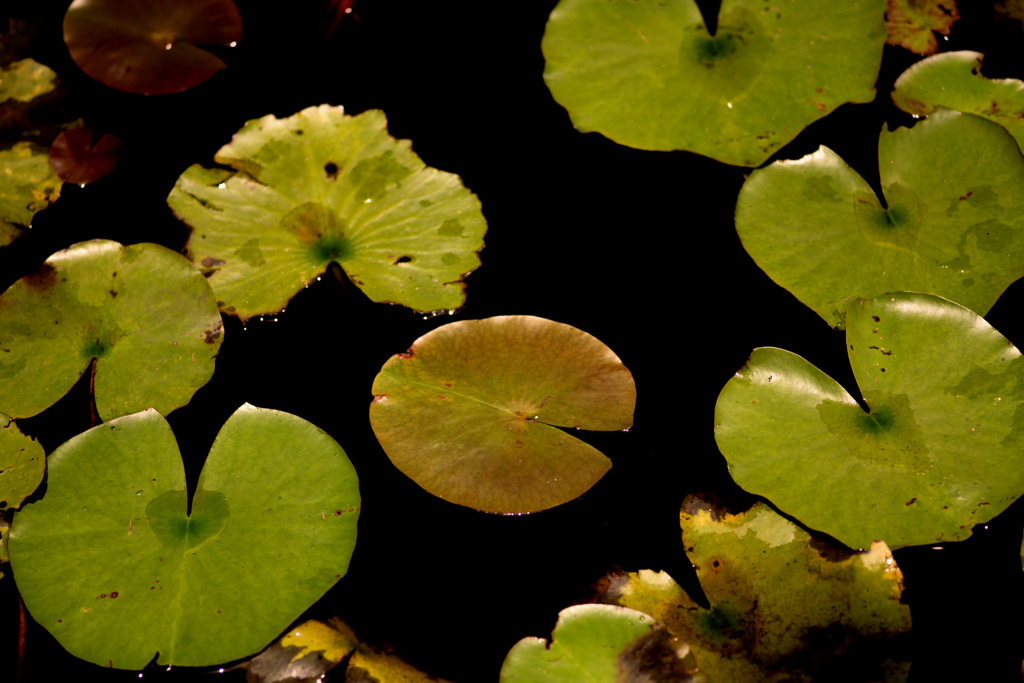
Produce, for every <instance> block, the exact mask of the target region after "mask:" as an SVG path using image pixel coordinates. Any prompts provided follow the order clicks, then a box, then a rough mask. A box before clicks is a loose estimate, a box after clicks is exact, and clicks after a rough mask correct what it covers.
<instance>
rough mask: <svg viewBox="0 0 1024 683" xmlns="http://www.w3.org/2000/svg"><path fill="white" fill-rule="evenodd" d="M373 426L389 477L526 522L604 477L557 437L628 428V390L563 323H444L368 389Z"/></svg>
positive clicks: (592, 456)
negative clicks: (395, 474)
mask: <svg viewBox="0 0 1024 683" xmlns="http://www.w3.org/2000/svg"><path fill="white" fill-rule="evenodd" d="M372 391H373V394H374V400H373V403H371V404H370V424H371V426H372V427H373V431H374V433H375V434H376V435H377V440H378V441H379V442H380V444H381V447H382V448H383V449H384V452H385V453H387V455H388V457H389V458H391V462H393V463H394V464H395V466H396V467H398V469H400V470H401V471H402V472H404V473H405V474H406V475H408V476H409V477H410V478H411V479H412V480H413V481H415V482H416V483H417V484H419V485H420V486H422V487H423V488H425V489H426V490H427V491H429V492H430V493H433V494H434V495H435V496H438V497H440V498H444V499H445V500H449V501H451V502H453V503H458V504H460V505H467V506H469V507H473V508H476V509H478V510H485V511H487V512H500V513H504V514H514V513H523V512H535V511H537V510H544V509H546V508H550V507H554V506H555V505H560V504H562V503H565V502H567V501H570V500H572V499H574V498H576V497H578V496H580V495H582V494H583V493H584V492H585V491H587V490H588V489H589V488H590V487H591V486H593V485H594V484H595V483H596V482H597V481H598V480H599V479H600V478H601V477H602V476H604V473H605V472H607V471H608V469H609V468H610V467H611V462H610V461H609V460H608V458H606V457H605V456H604V455H602V454H601V453H600V452H599V451H597V450H596V449H595V448H593V447H592V446H589V445H587V444H585V443H583V442H582V441H580V440H578V439H576V438H575V437H572V436H569V435H568V434H566V433H565V432H563V431H562V430H561V429H558V427H570V428H571V427H575V428H577V429H592V430H600V431H611V430H622V429H628V428H629V427H630V426H631V425H632V424H633V408H634V405H635V403H636V387H635V385H634V384H633V377H632V375H630V373H629V370H627V369H626V367H625V366H624V365H623V364H622V361H620V360H619V358H618V357H617V356H616V355H615V354H614V353H612V351H611V349H609V348H608V347H607V346H605V345H604V344H603V343H601V342H600V341H598V340H597V339H595V338H594V337H592V336H591V335H589V334H587V333H586V332H583V331H581V330H578V329H576V328H574V327H570V326H569V325H563V324H561V323H556V322H553V321H551V320H545V319H543V318H534V317H531V316H501V317H496V318H488V319H486V320H466V321H462V322H456V323H450V324H448V325H443V326H441V327H439V328H437V329H435V330H434V331H432V332H430V333H428V334H426V335H424V336H422V337H420V338H419V339H417V340H416V341H415V342H414V343H413V345H412V348H410V349H409V351H408V352H407V353H401V354H398V355H397V356H393V357H392V358H391V359H390V360H388V362H387V363H385V364H384V367H383V368H381V371H380V374H378V375H377V378H376V379H375V380H374V382H373V388H372Z"/></svg>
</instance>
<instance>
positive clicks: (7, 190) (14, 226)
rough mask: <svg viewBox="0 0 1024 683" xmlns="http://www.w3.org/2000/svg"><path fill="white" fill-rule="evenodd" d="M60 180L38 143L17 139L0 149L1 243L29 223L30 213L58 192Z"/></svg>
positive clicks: (45, 204) (35, 211) (15, 237)
mask: <svg viewBox="0 0 1024 683" xmlns="http://www.w3.org/2000/svg"><path fill="white" fill-rule="evenodd" d="M61 184H62V183H61V181H60V178H58V177H57V174H56V173H54V171H53V169H52V168H51V167H50V155H49V153H48V152H47V151H46V149H44V148H42V147H40V146H39V145H36V144H34V143H32V142H18V143H15V145H14V146H13V147H11V148H10V149H5V150H0V247H4V246H7V245H8V244H10V243H11V242H13V241H14V240H15V239H17V238H18V237H20V236H21V234H22V228H29V227H31V226H32V217H33V216H35V215H36V214H37V213H39V212H40V211H42V210H43V209H45V208H46V207H47V206H49V205H50V203H51V202H54V201H56V200H57V197H59V196H60V186H61Z"/></svg>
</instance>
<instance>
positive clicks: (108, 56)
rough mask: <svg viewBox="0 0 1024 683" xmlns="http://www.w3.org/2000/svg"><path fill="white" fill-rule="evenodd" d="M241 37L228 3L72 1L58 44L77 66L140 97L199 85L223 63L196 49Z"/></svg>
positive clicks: (202, 0) (237, 18)
mask: <svg viewBox="0 0 1024 683" xmlns="http://www.w3.org/2000/svg"><path fill="white" fill-rule="evenodd" d="M241 38H242V17H241V15H240V14H239V12H238V8H237V7H236V6H235V3H233V2H232V1H231V0H146V2H136V1H135V0H75V2H73V3H71V6H70V7H69V8H68V12H67V14H66V15H65V16H64V42H65V43H67V46H68V50H69V51H70V53H71V58H72V59H73V60H75V63H76V64H78V66H79V67H81V69H82V71H84V72H85V73H86V74H87V75H88V76H89V77H90V78H94V79H96V80H97V81H99V82H100V83H103V84H104V85H108V86H110V87H111V88H116V89H117V90H123V91H125V92H130V93H137V94H140V95H158V94H165V93H173V92H180V91H182V90H187V89H189V88H191V87H193V86H196V85H199V84H200V83H202V82H203V81H205V80H206V79H208V78H210V77H211V76H213V75H214V74H215V73H217V72H218V71H220V70H221V69H223V68H224V67H225V64H224V61H223V60H221V58H220V57H218V56H217V55H215V54H213V53H212V52H209V51H208V50H206V49H205V48H204V47H203V46H204V45H233V44H234V43H235V42H236V41H238V40H241Z"/></svg>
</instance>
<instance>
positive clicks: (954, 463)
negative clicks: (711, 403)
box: [715, 293, 1024, 549]
mask: <svg viewBox="0 0 1024 683" xmlns="http://www.w3.org/2000/svg"><path fill="white" fill-rule="evenodd" d="M846 341H847V345H848V348H849V355H850V364H851V366H852V367H853V375H854V377H855V378H856V380H857V385H858V386H859V387H860V388H861V392H862V394H863V397H864V401H865V403H866V404H867V406H868V407H869V408H870V412H866V411H864V410H863V409H862V408H861V407H860V406H859V405H858V404H857V401H855V400H854V398H853V397H851V396H850V395H849V394H848V393H847V392H846V390H845V389H843V387H841V386H840V385H839V384H838V383H836V382H835V381H834V380H832V379H831V378H830V377H828V376H826V375H825V374H824V373H822V372H821V371H820V370H818V369H817V368H815V367H814V366H812V365H811V364H810V363H808V362H807V361H805V360H804V359H803V358H800V357H799V356H797V355H795V354H792V353H790V352H788V351H783V350H781V349H773V348H760V349H755V350H754V352H753V353H752V354H751V356H750V360H749V361H747V364H746V365H745V366H744V367H743V368H742V369H740V370H739V371H738V372H737V373H736V376H735V377H733V378H732V379H730V380H729V382H728V383H727V384H726V385H725V388H724V389H723V390H722V393H721V395H720V396H719V397H718V404H717V406H716V408H715V437H716V439H717V441H718V445H719V448H720V449H721V451H722V453H723V454H724V455H725V458H726V460H727V461H728V463H729V470H730V472H731V473H732V476H733V478H734V479H735V480H736V482H737V483H738V484H739V485H740V486H742V487H743V488H745V489H747V490H749V491H751V492H753V493H757V494H759V495H764V496H766V497H767V498H768V499H769V500H771V501H772V502H773V503H774V504H775V505H777V506H778V507H779V509H780V510H782V511H783V512H785V513H786V514H790V515H793V516H794V517H796V518H797V519H798V520H800V521H801V522H802V523H804V524H806V525H807V526H809V527H811V528H813V529H818V530H820V531H823V532H825V533H827V534H830V535H832V536H833V537H835V538H837V539H839V540H840V541H842V542H843V543H845V544H846V545H848V546H850V547H851V548H867V547H868V546H869V545H870V544H871V542H872V541H876V540H884V541H885V542H886V543H888V544H889V546H890V547H891V548H894V549H895V548H902V547H904V546H908V545H918V544H924V543H936V542H945V541H957V540H961V539H963V538H966V537H968V536H970V534H971V527H972V526H973V525H975V524H981V523H984V522H987V521H989V520H990V519H992V518H993V517H995V516H996V515H997V514H999V513H1000V512H1002V511H1003V510H1004V509H1006V507H1007V506H1008V505H1009V504H1010V503H1012V502H1013V501H1014V500H1015V499H1016V498H1017V497H1018V496H1020V494H1021V493H1022V492H1024V448H1022V446H1024V428H1022V424H1024V417H1022V416H1024V407H1022V406H1024V382H1022V379H1024V361H1021V360H1020V352H1018V351H1017V349H1016V348H1014V346H1013V345H1012V344H1011V343H1010V342H1009V341H1008V340H1007V339H1006V338H1005V337H1003V336H1002V335H1001V334H999V333H998V332H996V331H995V330H994V329H993V328H992V327H991V326H990V325H989V324H988V323H986V322H985V320H984V319H983V318H981V317H980V316H978V315H977V314H975V313H973V312H971V311H969V310H968V309H966V308H963V307H962V306H959V305H957V304H954V303H952V302H950V301H946V300H945V299H940V298H939V297H936V296H931V295H927V294H908V293H897V294H891V295H886V296H881V297H878V298H877V299H872V300H864V299H859V300H857V301H855V302H853V303H852V304H851V305H850V309H849V312H848V314H847V330H846Z"/></svg>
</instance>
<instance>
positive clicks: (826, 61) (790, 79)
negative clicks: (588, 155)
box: [541, 0, 885, 166]
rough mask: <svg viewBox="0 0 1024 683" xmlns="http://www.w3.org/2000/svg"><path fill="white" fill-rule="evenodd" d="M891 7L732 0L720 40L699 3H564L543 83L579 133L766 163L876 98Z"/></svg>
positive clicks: (875, 1) (549, 30)
mask: <svg viewBox="0 0 1024 683" xmlns="http://www.w3.org/2000/svg"><path fill="white" fill-rule="evenodd" d="M884 7H885V4H884V0H867V1H864V2H857V3H851V2H841V3H830V4H822V3H815V2H801V3H773V4H771V5H768V4H765V3H764V2H763V0H724V2H722V5H721V12H720V13H719V18H718V26H717V30H716V32H715V35H714V36H712V35H710V34H709V33H708V29H707V27H706V26H705V25H704V21H703V19H702V17H701V13H700V10H699V9H698V8H697V4H696V3H694V2H692V0H674V1H673V2H664V1H663V0H561V2H559V3H558V6H557V7H555V9H554V11H552V13H551V16H550V18H549V19H548V23H547V27H546V29H545V31H544V39H543V42H542V43H541V48H542V50H543V52H544V58H545V60H546V65H545V68H544V80H545V82H546V83H547V86H548V88H549V89H550V90H551V94H552V95H553V96H554V98H555V100H556V101H557V102H558V103H559V104H561V105H562V106H564V107H565V108H566V109H568V110H569V115H570V117H571V118H572V122H573V124H574V125H575V126H576V128H578V129H579V130H581V131H583V132H587V131H597V132H599V133H601V134H602V135H605V136H607V137H609V138H611V139H612V140H614V141H615V142H618V143H620V144H623V145H629V146H631V147H639V148H641V149H652V150H673V149H683V150H689V151H692V152H696V153H698V154H703V155H705V156H709V157H711V158H713V159H717V160H719V161H722V162H724V163H727V164H735V165H737V166H758V165H760V164H761V163H763V162H764V161H765V160H766V159H767V158H768V157H769V156H771V155H772V154H773V153H774V152H775V151H776V150H778V149H779V148H780V147H782V146H783V145H785V144H786V143H788V142H789V141H790V140H792V139H793V138H794V137H796V136H797V134H798V133H799V132H800V131H801V130H803V129H804V128H805V127H806V126H807V125H809V124H810V123H812V122H814V121H816V120H818V119H820V118H822V117H823V116H825V115H827V114H828V113H829V112H831V111H833V110H834V109H836V108H837V107H838V106H840V105H841V104H844V103H846V102H870V101H871V100H872V99H873V98H874V93H875V89H874V84H875V80H876V78H877V76H878V69H879V65H880V63H881V58H882V48H883V47H884V43H885V24H884V21H883V17H884Z"/></svg>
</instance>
